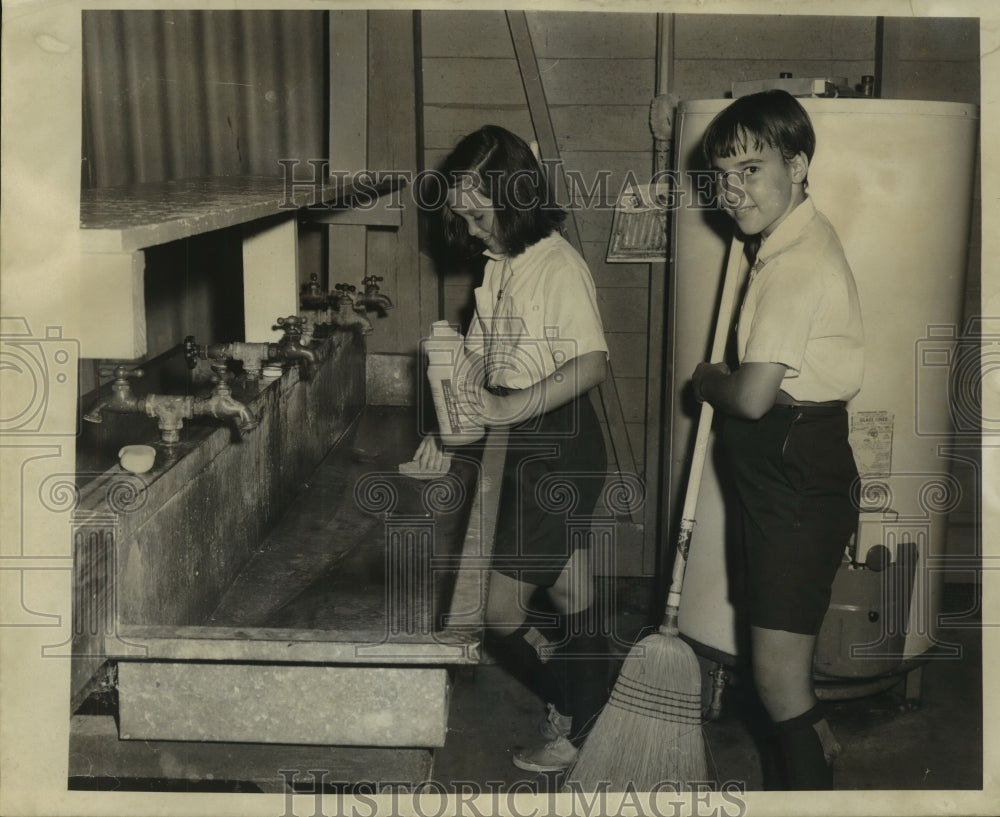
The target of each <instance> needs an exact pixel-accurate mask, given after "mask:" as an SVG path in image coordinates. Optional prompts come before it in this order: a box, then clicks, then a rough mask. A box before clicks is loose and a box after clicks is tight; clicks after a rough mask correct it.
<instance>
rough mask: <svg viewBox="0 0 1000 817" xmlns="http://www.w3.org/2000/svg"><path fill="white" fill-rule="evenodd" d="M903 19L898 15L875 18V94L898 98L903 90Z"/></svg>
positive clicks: (882, 96)
mask: <svg viewBox="0 0 1000 817" xmlns="http://www.w3.org/2000/svg"><path fill="white" fill-rule="evenodd" d="M901 41H902V21H901V20H900V19H899V18H897V17H877V18H875V96H876V97H881V98H883V99H898V98H899V97H900V92H901V90H902V82H901V71H900V58H901V56H902V51H901Z"/></svg>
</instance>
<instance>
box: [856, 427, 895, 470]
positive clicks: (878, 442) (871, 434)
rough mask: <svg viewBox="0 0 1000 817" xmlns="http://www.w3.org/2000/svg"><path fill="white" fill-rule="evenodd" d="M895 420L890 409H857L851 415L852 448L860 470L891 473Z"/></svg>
mask: <svg viewBox="0 0 1000 817" xmlns="http://www.w3.org/2000/svg"><path fill="white" fill-rule="evenodd" d="M892 423H893V415H892V414H891V413H890V412H888V411H856V412H854V413H853V414H852V415H851V437H850V439H851V448H852V449H853V450H854V461H855V463H856V464H857V466H858V473H859V474H860V475H861V476H863V477H865V476H888V475H889V474H890V473H891V472H892Z"/></svg>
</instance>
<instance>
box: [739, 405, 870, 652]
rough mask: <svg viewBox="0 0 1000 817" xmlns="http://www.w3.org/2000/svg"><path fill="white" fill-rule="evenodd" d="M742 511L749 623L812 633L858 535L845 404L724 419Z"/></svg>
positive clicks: (780, 408) (855, 476) (854, 476)
mask: <svg viewBox="0 0 1000 817" xmlns="http://www.w3.org/2000/svg"><path fill="white" fill-rule="evenodd" d="M721 442H722V444H723V445H724V446H725V448H726V451H727V453H728V456H729V460H730V463H731V465H732V472H733V478H734V481H735V483H736V487H737V491H738V493H739V497H740V504H741V509H742V519H743V532H744V540H745V546H746V558H747V588H746V589H747V596H748V599H749V608H750V609H749V614H750V624H751V625H753V626H755V627H764V628H767V629H772V630H788V631H790V632H793V633H804V634H809V635H815V634H817V633H819V629H820V625H821V624H822V623H823V617H824V615H825V614H826V610H827V607H828V606H829V604H830V591H831V587H832V585H833V579H834V576H835V574H836V572H837V568H838V566H839V565H840V563H841V562H842V560H843V558H844V551H845V548H846V547H847V545H848V542H849V540H850V537H851V535H852V534H853V533H854V532H855V531H856V530H857V525H858V505H857V498H856V491H857V479H858V471H857V467H856V466H855V463H854V455H853V452H852V451H851V447H850V444H849V443H848V424H847V411H846V410H845V409H844V408H826V407H823V408H817V407H802V406H775V407H774V408H773V409H771V411H769V412H768V413H767V414H766V415H764V417H762V418H761V419H760V420H756V421H752V420H743V419H739V418H734V417H725V418H724V422H723V426H722V430H721Z"/></svg>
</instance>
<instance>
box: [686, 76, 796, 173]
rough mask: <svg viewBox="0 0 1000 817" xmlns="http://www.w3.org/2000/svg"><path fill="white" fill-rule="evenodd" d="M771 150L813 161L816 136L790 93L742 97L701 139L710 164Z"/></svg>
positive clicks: (717, 118) (719, 115)
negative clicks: (744, 152) (747, 152)
mask: <svg viewBox="0 0 1000 817" xmlns="http://www.w3.org/2000/svg"><path fill="white" fill-rule="evenodd" d="M750 144H752V145H753V147H755V148H761V147H765V146H766V147H772V148H775V149H776V150H778V151H779V152H780V153H781V155H782V156H783V157H784V158H785V161H786V162H788V161H791V159H793V158H794V157H795V156H796V155H798V154H799V153H804V154H805V155H806V158H807V159H808V160H809V161H812V157H813V153H814V151H815V150H816V133H815V131H814V130H813V126H812V122H811V121H810V120H809V114H807V113H806V110H805V108H803V107H802V104H801V103H800V102H799V101H798V100H797V99H796V98H795V97H793V96H792V95H791V94H789V93H788V92H787V91H781V90H778V89H774V90H770V91H761V92H760V93H756V94H749V95H747V96H741V97H739V98H738V99H736V100H735V101H734V102H733V103H732V104H731V105H729V106H728V107H727V108H726V109H725V110H723V111H720V112H719V113H718V114H717V115H716V117H715V118H714V119H713V120H712V121H711V123H710V124H709V126H708V129H707V130H706V131H705V134H704V136H702V138H701V151H702V153H703V154H704V156H705V161H707V162H708V163H709V164H710V165H711V164H712V161H713V160H714V159H715V158H716V157H720V158H725V157H727V156H733V155H735V154H736V153H737V152H738V151H740V150H746V149H747V147H748V146H749V145H750Z"/></svg>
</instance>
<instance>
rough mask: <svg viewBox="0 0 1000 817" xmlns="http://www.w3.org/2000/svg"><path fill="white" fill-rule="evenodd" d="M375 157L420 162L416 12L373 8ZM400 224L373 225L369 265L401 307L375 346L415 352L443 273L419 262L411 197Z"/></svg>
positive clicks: (403, 164)
mask: <svg viewBox="0 0 1000 817" xmlns="http://www.w3.org/2000/svg"><path fill="white" fill-rule="evenodd" d="M368 21H369V40H368V52H369V53H368V161H369V162H370V163H371V165H372V167H371V169H372V170H373V171H379V172H385V173H394V172H399V173H412V172H413V171H414V170H415V169H416V168H417V167H418V161H419V159H418V156H417V145H418V127H417V123H418V120H417V109H416V106H417V82H418V80H417V75H418V74H419V71H418V70H417V69H416V42H415V30H416V29H415V27H416V23H417V18H416V13H415V12H413V13H406V12H398V11H372V12H369V15H368ZM404 202H405V205H406V206H404V207H403V209H402V210H401V211H400V214H401V222H400V225H399V227H398V228H397V229H396V230H395V231H389V230H370V231H369V233H368V266H369V269H368V272H369V274H374V275H380V276H383V277H384V279H385V282H384V283H383V284H381V287H382V289H383V291H384V292H385V293H386V294H387V295H388V296H389V297H390V298H392V300H393V303H394V304H395V305H396V308H395V309H393V310H392V311H391V312H390V313H389V316H388V317H387V318H385V319H383V320H381V321H379V322H378V323H376V327H375V332H374V333H372V334H371V335H370V336H369V337H368V339H367V343H368V350H369V351H370V352H401V353H415V352H416V351H417V347H418V344H419V341H420V338H421V337H423V336H424V335H426V334H427V333H428V332H429V331H430V324H431V323H432V322H433V321H434V320H436V319H437V301H438V295H437V281H436V279H434V278H433V276H431V277H430V278H429V279H428V278H425V277H424V275H423V273H422V271H421V268H420V249H419V234H420V230H419V212H418V209H417V207H416V205H415V204H414V203H413V201H412V199H404Z"/></svg>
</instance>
